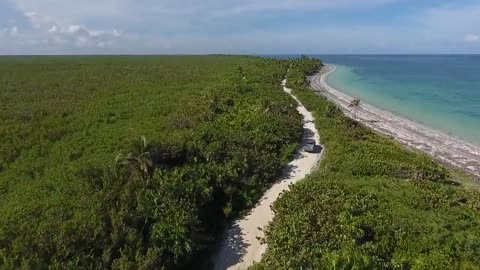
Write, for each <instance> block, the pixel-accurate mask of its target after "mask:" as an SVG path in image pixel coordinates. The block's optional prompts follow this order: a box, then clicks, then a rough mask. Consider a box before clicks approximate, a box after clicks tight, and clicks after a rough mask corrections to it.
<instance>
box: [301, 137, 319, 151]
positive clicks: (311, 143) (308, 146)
mask: <svg viewBox="0 0 480 270" xmlns="http://www.w3.org/2000/svg"><path fill="white" fill-rule="evenodd" d="M316 145H317V143H316V142H315V140H313V139H308V140H307V141H306V142H305V146H304V148H303V149H304V150H305V152H309V153H313V152H315V146H316Z"/></svg>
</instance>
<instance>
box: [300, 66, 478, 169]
mask: <svg viewBox="0 0 480 270" xmlns="http://www.w3.org/2000/svg"><path fill="white" fill-rule="evenodd" d="M334 71H335V66H333V65H326V66H324V67H323V68H322V69H321V71H320V72H319V73H317V74H315V75H313V76H311V77H310V78H309V79H310V87H311V88H312V89H313V90H314V91H315V92H316V94H317V95H321V96H324V97H326V98H327V99H329V100H330V101H332V102H334V103H335V104H336V105H337V106H339V108H340V109H342V111H343V112H344V113H345V114H346V115H347V116H348V117H352V118H353V113H352V109H351V108H349V104H350V102H351V101H352V100H353V99H354V98H353V97H351V96H349V95H347V94H345V93H343V92H341V91H339V90H337V89H335V88H333V87H331V86H330V85H328V84H327V82H326V77H327V76H328V75H329V74H331V73H332V72H334ZM355 119H356V120H358V121H359V122H361V123H363V124H364V125H366V126H367V127H369V128H372V129H373V130H375V131H377V132H380V133H382V134H384V135H387V136H391V137H393V138H395V140H397V141H398V142H400V143H401V144H403V145H406V146H408V147H410V148H413V149H417V150H420V151H422V152H425V153H427V154H429V155H431V156H433V157H434V158H437V159H439V160H440V161H443V162H446V163H448V164H451V165H453V166H455V167H458V168H460V169H462V170H465V171H467V172H469V173H471V174H473V175H475V176H476V177H480V146H477V145H474V144H471V143H468V142H465V141H463V140H461V139H458V138H455V137H452V136H450V135H447V134H445V133H443V132H441V131H438V130H434V129H432V128H429V127H426V126H424V125H422V124H420V123H417V122H414V121H412V120H409V119H406V118H404V117H401V116H398V115H396V114H393V113H391V112H389V111H386V110H383V109H380V108H378V107H375V106H373V105H370V104H367V103H364V102H363V101H362V102H361V103H360V105H359V107H358V108H357V109H356V112H355Z"/></svg>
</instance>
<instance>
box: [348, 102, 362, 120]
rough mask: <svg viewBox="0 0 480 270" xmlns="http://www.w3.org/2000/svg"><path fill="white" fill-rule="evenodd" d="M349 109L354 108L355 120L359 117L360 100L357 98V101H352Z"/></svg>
mask: <svg viewBox="0 0 480 270" xmlns="http://www.w3.org/2000/svg"><path fill="white" fill-rule="evenodd" d="M348 107H350V108H353V113H352V116H353V119H354V120H355V118H356V116H357V110H358V107H360V99H358V98H356V99H354V100H352V102H350V104H349V105H348Z"/></svg>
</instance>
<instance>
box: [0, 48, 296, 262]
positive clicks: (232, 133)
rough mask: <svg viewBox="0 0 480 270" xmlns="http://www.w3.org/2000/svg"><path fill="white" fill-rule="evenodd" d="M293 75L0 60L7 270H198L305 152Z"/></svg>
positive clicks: (194, 66) (238, 66) (163, 63)
mask: <svg viewBox="0 0 480 270" xmlns="http://www.w3.org/2000/svg"><path fill="white" fill-rule="evenodd" d="M286 69H287V63H286V62H285V61H277V60H269V59H262V58H257V57H241V56H238V57H226V56H209V57H200V56H199V57H194V56H192V57H153V56H151V57H150V56H149V57H14V58H8V57H5V58H0V81H1V82H2V83H1V84H0V102H1V103H0V202H1V203H0V216H1V219H0V268H6V269H18V268H25V269H47V268H52V269H109V268H112V269H181V268H187V267H189V263H191V262H192V260H193V259H195V257H196V256H197V255H198V254H202V252H204V251H205V250H206V249H207V248H208V246H209V245H210V244H211V243H212V241H213V239H214V237H215V233H217V232H219V231H220V230H221V229H222V228H223V225H224V223H225V222H226V221H227V218H230V217H234V216H236V215H238V213H239V212H240V211H242V210H244V209H246V208H249V207H251V206H253V205H254V204H255V202H256V201H257V200H258V198H259V196H260V195H261V194H262V192H263V190H264V189H265V188H266V187H267V186H268V185H269V184H270V183H271V182H272V181H273V180H275V179H276V177H277V176H278V174H279V173H280V172H281V169H282V167H283V165H285V164H286V163H287V162H288V161H289V159H290V158H291V157H292V153H293V150H294V149H296V147H298V143H299V142H300V141H301V137H302V136H301V133H302V121H301V117H300V115H299V114H298V113H297V111H296V110H295V103H294V102H293V101H292V100H291V98H290V97H289V96H288V95H286V94H283V91H281V88H280V86H279V85H280V81H281V80H282V79H283V77H284V75H285V72H286ZM141 136H144V137H143V139H142V141H140V140H139V138H141ZM145 138H148V140H149V142H148V143H147V142H146V140H145Z"/></svg>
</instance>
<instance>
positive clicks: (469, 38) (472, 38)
mask: <svg viewBox="0 0 480 270" xmlns="http://www.w3.org/2000/svg"><path fill="white" fill-rule="evenodd" d="M479 40H480V37H479V36H478V35H474V34H467V35H466V36H465V41H468V42H476V41H479Z"/></svg>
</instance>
